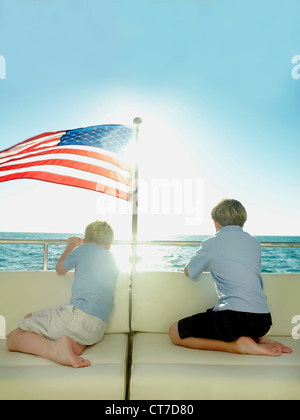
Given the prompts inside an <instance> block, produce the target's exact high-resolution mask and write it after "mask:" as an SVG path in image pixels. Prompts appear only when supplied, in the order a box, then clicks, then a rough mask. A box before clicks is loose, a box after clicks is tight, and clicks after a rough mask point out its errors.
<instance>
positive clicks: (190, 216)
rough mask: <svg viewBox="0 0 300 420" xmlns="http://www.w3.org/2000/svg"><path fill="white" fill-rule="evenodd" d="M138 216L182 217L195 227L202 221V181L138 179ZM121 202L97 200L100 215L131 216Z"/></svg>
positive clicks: (187, 223) (129, 211) (136, 197)
mask: <svg viewBox="0 0 300 420" xmlns="http://www.w3.org/2000/svg"><path fill="white" fill-rule="evenodd" d="M136 194H137V196H135V197H134V196H133V197H132V199H131V201H134V200H135V199H137V201H138V206H137V213H138V214H141V215H167V216H168V215H169V216H184V218H185V223H186V225H188V226H196V225H199V224H200V223H201V222H203V218H204V180H203V179H194V178H186V179H179V178H178V179H172V180H170V179H166V178H152V179H150V180H144V179H141V178H139V180H138V191H137V193H136ZM121 201H122V200H113V201H110V200H109V199H108V198H107V199H105V198H104V199H103V196H102V197H101V199H100V198H99V199H98V201H97V211H98V212H99V213H100V214H102V215H103V214H119V215H120V214H130V213H131V212H132V206H130V205H129V206H127V207H126V206H123V205H122V204H123V203H121Z"/></svg>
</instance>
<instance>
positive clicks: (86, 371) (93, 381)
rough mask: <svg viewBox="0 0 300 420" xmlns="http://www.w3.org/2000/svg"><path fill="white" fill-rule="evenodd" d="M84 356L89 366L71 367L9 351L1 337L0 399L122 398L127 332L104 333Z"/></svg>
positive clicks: (125, 366)
mask: <svg viewBox="0 0 300 420" xmlns="http://www.w3.org/2000/svg"><path fill="white" fill-rule="evenodd" d="M83 356H84V357H85V358H87V359H89V360H90V361H91V363H92V364H91V366H89V367H86V368H81V369H74V368H72V367H69V366H61V365H58V364H56V363H54V362H52V361H50V360H47V359H44V358H41V357H37V356H33V355H30V354H22V353H12V352H9V350H8V349H7V347H6V342H5V340H0V399H3V400H5V399H13V400H16V399H23V400H25V399H26V400H27V399H34V400H38V399H41V400H42V399H49V400H50V399H52V400H53V399H75V400H79V399H86V400H89V399H100V400H118V399H120V400H121V399H125V397H126V388H127V358H128V335H127V334H105V335H104V338H103V340H102V341H101V342H100V343H97V344H95V345H94V346H91V347H88V348H87V349H86V350H85V352H84V354H83Z"/></svg>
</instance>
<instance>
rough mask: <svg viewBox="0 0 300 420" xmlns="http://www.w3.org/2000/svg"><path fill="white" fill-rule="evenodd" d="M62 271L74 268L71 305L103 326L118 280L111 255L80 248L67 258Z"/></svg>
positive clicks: (89, 246)
mask: <svg viewBox="0 0 300 420" xmlns="http://www.w3.org/2000/svg"><path fill="white" fill-rule="evenodd" d="M64 267H65V269H66V270H72V269H73V268H75V275H74V283H73V286H72V297H71V304H72V305H74V306H76V307H77V308H79V309H81V310H82V311H83V312H85V313H87V314H89V315H92V316H96V317H98V318H100V319H102V320H103V321H105V322H106V323H107V322H108V317H109V314H110V313H111V311H112V309H113V306H114V288H115V283H116V280H117V277H118V269H117V266H116V262H115V259H114V257H113V255H112V254H111V253H110V252H109V251H108V250H106V249H104V248H102V247H99V246H97V245H95V244H92V243H88V244H83V245H79V246H78V247H77V248H75V249H74V250H73V251H72V252H71V253H70V254H69V255H68V256H67V258H66V260H65V262H64Z"/></svg>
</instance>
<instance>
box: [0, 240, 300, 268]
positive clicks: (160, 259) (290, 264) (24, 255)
mask: <svg viewBox="0 0 300 420" xmlns="http://www.w3.org/2000/svg"><path fill="white" fill-rule="evenodd" d="M69 236H81V235H78V234H76V233H75V234H74V233H71V234H68V233H24V232H22V233H17V232H0V238H4V239H6V238H13V239H15V238H20V239H67V238H68V237H69ZM205 238H207V236H195V235H193V236H177V237H175V238H167V240H178V241H179V240H181V241H202V240H204V239H205ZM257 238H258V240H259V241H260V242H300V236H257ZM64 248H65V245H49V250H48V270H55V265H56V262H57V260H58V258H59V257H60V255H61V253H62V252H63V250H64ZM111 251H112V253H113V254H114V256H115V258H116V260H117V263H118V266H119V268H120V270H122V271H129V270H130V262H129V259H130V254H131V247H130V246H129V245H123V244H121V245H113V246H112V249H111ZM196 251H197V247H194V246H156V245H155V246H154V245H139V246H138V247H137V257H138V259H137V270H143V271H146V270H151V271H153V270H162V271H182V270H183V268H184V266H185V265H186V263H187V262H188V261H189V259H190V258H191V257H192V256H193V255H194V254H195V252H196ZM43 254H44V246H43V245H37V244H0V271H6V270H43ZM261 265H262V272H264V273H299V272H300V247H289V248H288V247H262V258H261Z"/></svg>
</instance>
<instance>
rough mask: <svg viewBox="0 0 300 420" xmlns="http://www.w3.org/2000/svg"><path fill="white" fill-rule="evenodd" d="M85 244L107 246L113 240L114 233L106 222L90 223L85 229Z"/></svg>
mask: <svg viewBox="0 0 300 420" xmlns="http://www.w3.org/2000/svg"><path fill="white" fill-rule="evenodd" d="M84 239H85V242H87V243H89V242H94V243H96V244H98V245H105V246H109V245H110V244H112V242H113V240H114V231H113V230H112V228H111V226H110V225H109V224H108V223H107V222H101V221H98V220H97V221H96V222H92V223H90V224H89V225H87V227H86V228H85V232H84Z"/></svg>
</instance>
